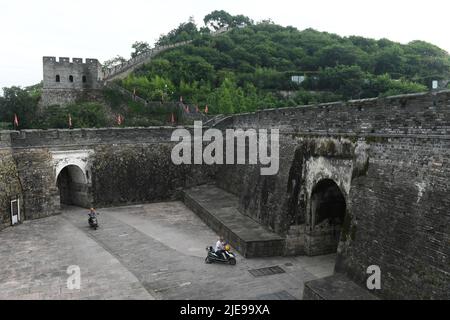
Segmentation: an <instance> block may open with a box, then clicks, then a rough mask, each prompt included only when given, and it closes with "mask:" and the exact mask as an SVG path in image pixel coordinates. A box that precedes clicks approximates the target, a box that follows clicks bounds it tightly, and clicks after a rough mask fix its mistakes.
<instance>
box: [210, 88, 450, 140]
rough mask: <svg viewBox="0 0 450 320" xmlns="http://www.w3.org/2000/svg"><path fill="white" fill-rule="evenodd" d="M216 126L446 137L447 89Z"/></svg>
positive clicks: (449, 121) (449, 123) (449, 127)
mask: <svg viewBox="0 0 450 320" xmlns="http://www.w3.org/2000/svg"><path fill="white" fill-rule="evenodd" d="M217 126H218V127H225V126H232V127H239V128H245V127H249V128H259V127H264V128H270V127H272V128H280V129H281V130H285V131H298V132H306V133H307V132H322V133H327V134H343V133H354V134H375V133H376V134H416V135H450V90H445V91H439V92H427V93H417V94H407V95H399V96H392V97H387V98H373V99H363V100H352V101H348V102H334V103H324V104H318V105H307V106H299V107H291V108H280V109H268V110H261V111H257V112H254V113H245V114H237V115H233V116H230V117H227V118H225V119H223V121H222V122H219V123H218V125H217Z"/></svg>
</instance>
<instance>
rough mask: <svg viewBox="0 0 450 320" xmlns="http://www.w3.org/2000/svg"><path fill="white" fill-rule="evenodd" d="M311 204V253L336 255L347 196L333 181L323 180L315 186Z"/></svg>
mask: <svg viewBox="0 0 450 320" xmlns="http://www.w3.org/2000/svg"><path fill="white" fill-rule="evenodd" d="M310 202H311V204H310V221H311V225H310V231H311V235H312V239H313V242H312V248H311V251H312V252H313V253H314V254H329V253H335V252H336V251H337V247H338V245H339V240H340V236H341V231H342V225H343V223H344V219H345V215H346V212H347V203H346V199H345V195H344V193H343V192H342V190H341V189H340V188H339V186H338V185H337V184H336V182H334V181H333V180H332V179H323V180H320V181H318V182H317V183H316V184H315V185H314V187H313V189H312V192H311V197H310Z"/></svg>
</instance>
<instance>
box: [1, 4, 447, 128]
mask: <svg viewBox="0 0 450 320" xmlns="http://www.w3.org/2000/svg"><path fill="white" fill-rule="evenodd" d="M225 27H226V28H229V31H228V32H225V33H222V34H220V35H213V34H212V33H213V32H214V31H217V30H219V29H220V30H222V29H223V28H225ZM186 40H192V42H190V44H188V45H184V46H180V47H177V48H174V49H171V50H169V51H165V52H163V53H161V54H160V55H158V56H157V57H156V58H154V59H153V60H152V61H151V62H150V63H148V64H146V65H144V66H143V67H141V68H139V69H137V70H135V71H134V72H133V73H132V74H131V75H130V76H128V77H127V78H126V79H123V80H120V81H118V83H117V84H118V85H120V86H122V87H124V88H125V89H127V90H128V91H129V92H136V94H137V96H139V97H141V98H143V99H145V100H148V101H152V105H156V106H157V107H153V108H149V107H148V106H145V105H142V104H140V103H139V102H138V101H134V100H135V99H131V98H130V96H129V95H128V96H124V95H123V94H121V93H120V92H119V91H118V90H115V89H111V88H106V89H105V90H104V101H82V102H80V103H78V104H74V105H70V106H67V107H64V108H61V107H58V106H54V107H49V108H46V109H44V110H43V111H42V110H39V108H38V107H37V106H38V102H39V98H40V92H41V85H36V86H33V87H29V88H25V89H22V88H18V87H11V88H5V89H4V96H3V97H0V129H2V128H3V129H11V128H12V119H13V116H14V114H18V116H19V118H20V127H21V128H67V126H68V118H69V115H70V116H71V118H72V120H73V126H74V127H76V128H79V127H102V126H115V125H117V124H116V116H117V114H121V115H123V116H124V122H123V123H122V125H124V126H151V125H162V124H167V123H168V122H170V120H171V118H172V113H174V111H173V110H174V108H173V106H174V105H175V103H174V102H177V101H179V100H180V97H183V101H184V102H185V103H187V104H189V105H191V106H192V107H194V109H195V106H198V107H199V109H200V110H203V109H204V108H205V106H206V105H208V108H209V112H210V113H211V114H219V113H223V114H230V113H236V112H249V111H255V110H258V109H266V108H279V107H288V106H296V105H305V104H315V103H320V102H330V101H342V100H349V99H360V98H369V97H379V96H388V95H397V94H403V93H413V92H421V91H427V90H429V87H430V84H431V82H432V80H448V79H450V56H449V54H448V53H447V52H445V51H444V50H442V49H440V48H438V47H436V46H434V45H432V44H430V43H426V42H423V41H413V42H411V43H409V44H400V43H396V42H393V41H390V40H387V39H381V40H374V39H367V38H363V37H359V36H352V37H340V36H338V35H336V34H331V33H326V32H319V31H316V30H312V29H307V30H303V31H300V30H298V29H296V28H294V27H282V26H279V25H276V24H274V23H273V22H272V21H261V22H257V23H255V22H253V21H252V20H251V19H250V18H248V17H245V16H242V15H238V16H232V15H230V14H228V13H226V12H224V11H214V12H212V13H211V14H208V15H207V16H206V17H205V19H204V21H203V23H202V26H199V25H198V24H196V23H195V21H194V20H193V19H190V20H189V21H188V22H185V23H181V24H180V25H179V26H178V27H177V28H175V29H174V30H172V31H170V32H169V33H167V34H165V35H162V36H161V37H160V39H159V40H158V41H157V43H156V44H155V46H159V45H168V44H174V43H178V42H180V41H186ZM150 47H152V46H150V45H149V44H148V43H146V42H136V43H134V44H133V46H132V49H133V50H134V51H133V52H132V53H131V57H135V56H136V55H139V54H140V53H143V52H145V51H147V50H149V49H150ZM125 60H126V59H125V58H123V57H116V58H114V59H111V60H109V61H106V62H105V63H104V67H105V68H106V67H111V66H113V65H115V64H118V63H121V62H123V61H125ZM292 77H296V78H295V79H296V80H299V81H296V82H294V81H292ZM160 102H161V103H160ZM176 112H178V113H181V111H180V110H178V111H176ZM178 113H176V114H175V116H176V119H177V122H178V123H181V122H183V121H185V120H184V118H183V117H182V116H181V114H178ZM190 121H192V119H191V120H190Z"/></svg>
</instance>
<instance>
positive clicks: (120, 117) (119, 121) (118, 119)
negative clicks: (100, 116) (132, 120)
mask: <svg viewBox="0 0 450 320" xmlns="http://www.w3.org/2000/svg"><path fill="white" fill-rule="evenodd" d="M123 120H124V119H123V117H122V115H120V114H119V115H118V116H117V124H118V125H119V126H121V125H122V123H123Z"/></svg>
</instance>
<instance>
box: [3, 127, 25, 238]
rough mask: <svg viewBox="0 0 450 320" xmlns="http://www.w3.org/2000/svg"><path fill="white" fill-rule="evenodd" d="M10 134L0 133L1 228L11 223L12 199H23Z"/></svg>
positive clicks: (20, 200)
mask: <svg viewBox="0 0 450 320" xmlns="http://www.w3.org/2000/svg"><path fill="white" fill-rule="evenodd" d="M10 147H11V145H10V140H9V136H8V135H4V134H1V135H0V230H1V229H3V228H5V227H7V226H10V225H11V200H13V199H17V198H18V199H19V202H20V203H21V202H22V201H23V197H22V188H21V185H20V180H19V174H18V172H17V167H16V163H15V161H14V158H13V153H12V149H11V148H10Z"/></svg>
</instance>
